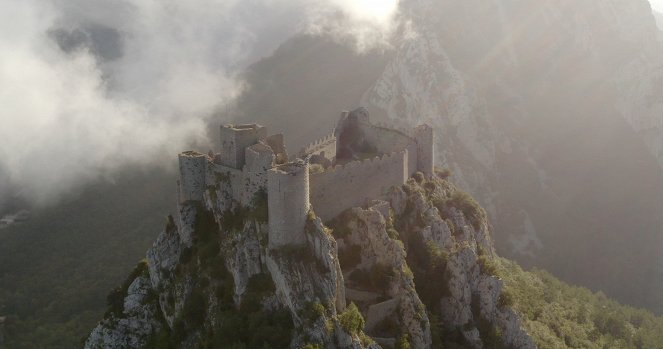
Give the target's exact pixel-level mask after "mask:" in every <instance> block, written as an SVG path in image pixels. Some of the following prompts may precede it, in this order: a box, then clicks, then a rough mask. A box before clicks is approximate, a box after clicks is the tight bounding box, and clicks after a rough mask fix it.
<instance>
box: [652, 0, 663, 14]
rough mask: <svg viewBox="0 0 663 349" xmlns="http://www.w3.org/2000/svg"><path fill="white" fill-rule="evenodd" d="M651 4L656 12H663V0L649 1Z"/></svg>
mask: <svg viewBox="0 0 663 349" xmlns="http://www.w3.org/2000/svg"><path fill="white" fill-rule="evenodd" d="M649 2H650V3H651V7H652V8H653V9H654V10H656V11H658V12H663V0H649Z"/></svg>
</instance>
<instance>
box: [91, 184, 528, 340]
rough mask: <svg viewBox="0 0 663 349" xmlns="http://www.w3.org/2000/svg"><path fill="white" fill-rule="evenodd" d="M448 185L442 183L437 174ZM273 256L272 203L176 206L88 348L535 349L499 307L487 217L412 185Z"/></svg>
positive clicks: (441, 188) (208, 194)
mask: <svg viewBox="0 0 663 349" xmlns="http://www.w3.org/2000/svg"><path fill="white" fill-rule="evenodd" d="M440 175H441V176H444V173H441V174H440ZM415 177H416V180H415V179H410V180H409V181H408V183H407V184H406V185H403V186H402V187H393V188H392V189H391V191H390V193H389V195H388V196H387V197H385V200H376V201H373V202H370V203H368V204H367V205H366V206H364V207H356V208H349V209H348V210H347V211H345V212H344V213H342V214H341V215H339V216H338V217H336V218H335V219H334V220H332V221H330V222H328V223H327V224H326V225H325V224H323V222H322V221H321V220H320V219H319V218H317V217H316V216H315V214H314V213H313V212H312V211H311V212H310V214H309V217H308V219H307V221H306V227H305V235H306V243H305V244H293V245H287V246H281V247H278V248H270V247H269V244H268V241H267V239H268V234H267V230H268V228H269V225H268V224H267V221H266V218H265V217H267V215H266V212H264V210H265V209H266V205H265V204H264V203H262V204H261V203H260V202H259V201H254V202H253V204H252V205H250V206H247V207H239V206H237V204H236V203H235V204H233V205H234V207H233V205H230V206H228V205H218V202H217V201H219V200H220V199H219V197H222V195H223V193H222V190H221V189H220V188H221V187H209V188H208V189H207V190H206V191H205V194H204V196H205V197H204V200H203V201H202V202H192V201H187V202H185V203H183V204H180V205H179V207H178V212H177V215H176V217H172V216H171V217H169V219H168V221H167V223H166V227H165V229H164V230H163V232H162V233H161V234H160V235H159V237H158V238H157V240H156V241H155V242H154V245H153V246H152V248H151V249H150V250H149V251H148V253H147V259H146V260H145V261H143V262H141V263H140V264H139V265H138V267H137V268H136V270H135V271H134V272H133V273H132V274H131V275H130V276H129V277H128V278H127V281H126V282H125V283H124V285H122V286H121V287H119V288H118V289H117V290H115V291H113V292H112V293H111V295H109V305H110V308H109V310H108V312H107V314H106V316H105V318H104V319H103V320H102V321H101V322H100V323H99V324H98V325H97V327H96V328H95V329H94V330H93V331H92V333H91V334H90V336H89V338H88V339H87V341H86V342H85V347H86V348H145V347H147V348H155V347H174V348H198V347H204V348H258V347H260V348H261V347H265V348H267V347H271V348H404V347H405V345H410V347H411V348H440V347H442V346H443V345H451V344H456V345H461V346H463V347H468V348H492V347H495V345H497V344H499V345H503V346H506V347H518V348H533V347H535V345H534V344H533V342H532V340H531V338H530V337H529V336H528V334H527V333H526V332H525V331H524V330H523V329H522V326H521V322H520V318H519V316H518V314H517V313H516V312H514V311H513V310H512V309H511V308H509V304H508V302H505V301H504V299H503V292H502V289H503V286H504V285H503V282H502V281H501V280H500V279H499V278H497V277H496V276H493V275H492V274H491V270H492V269H491V265H492V264H493V263H496V261H494V260H493V257H494V256H495V252H494V248H493V245H492V241H491V237H490V233H489V229H490V228H489V224H488V222H487V221H486V218H485V217H486V216H485V213H484V211H483V209H482V208H481V207H479V206H478V205H477V204H476V202H474V200H473V199H472V198H471V197H469V196H468V195H466V194H464V193H462V192H460V191H458V190H457V189H456V188H455V187H454V186H453V185H452V184H450V183H449V182H447V181H446V180H445V179H443V178H441V177H440V176H438V175H436V176H433V177H432V178H425V176H423V175H422V174H421V173H418V174H417V175H416V176H415Z"/></svg>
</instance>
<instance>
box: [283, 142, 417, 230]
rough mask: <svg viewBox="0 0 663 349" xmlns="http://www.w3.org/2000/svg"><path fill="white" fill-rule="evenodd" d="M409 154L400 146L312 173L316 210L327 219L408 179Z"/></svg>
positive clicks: (375, 197)
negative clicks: (380, 154) (383, 152)
mask: <svg viewBox="0 0 663 349" xmlns="http://www.w3.org/2000/svg"><path fill="white" fill-rule="evenodd" d="M407 158H408V152H407V150H401V151H398V152H394V153H391V154H385V155H382V156H381V157H375V158H373V159H367V160H364V161H353V162H350V163H347V164H345V165H342V166H336V167H334V168H331V169H328V170H327V171H325V172H322V173H316V174H311V178H310V181H311V189H310V191H311V193H310V197H311V205H312V207H313V210H314V211H315V213H316V214H317V215H318V217H320V218H321V219H322V220H323V221H328V220H330V219H332V218H334V217H336V216H337V215H338V214H340V213H341V212H343V211H344V210H346V209H348V208H351V207H357V206H362V205H364V204H365V203H366V202H367V201H369V200H372V199H377V198H381V197H383V195H384V194H386V192H387V190H388V189H389V188H391V187H392V186H394V185H402V184H403V183H405V181H406V180H407V179H408V177H409V174H408V169H407ZM270 209H271V207H270Z"/></svg>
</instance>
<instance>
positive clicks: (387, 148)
mask: <svg viewBox="0 0 663 349" xmlns="http://www.w3.org/2000/svg"><path fill="white" fill-rule="evenodd" d="M360 127H361V131H362V132H363V134H364V138H365V140H366V141H367V142H369V143H370V144H372V145H373V146H375V148H376V149H377V151H378V153H383V154H389V153H394V152H399V151H402V150H403V149H406V150H407V153H408V156H407V157H406V159H405V160H406V164H405V166H406V168H407V173H408V176H412V175H413V174H414V173H415V172H417V171H419V170H420V169H419V167H418V164H419V147H418V143H417V140H416V138H415V133H414V132H412V131H408V130H406V129H398V128H396V127H395V126H389V125H375V124H365V123H363V124H361V125H360ZM431 131H432V130H431Z"/></svg>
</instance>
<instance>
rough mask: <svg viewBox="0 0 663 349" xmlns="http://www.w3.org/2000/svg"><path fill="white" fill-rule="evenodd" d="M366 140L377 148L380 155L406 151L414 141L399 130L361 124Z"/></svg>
mask: <svg viewBox="0 0 663 349" xmlns="http://www.w3.org/2000/svg"><path fill="white" fill-rule="evenodd" d="M360 128H361V131H362V133H363V135H364V138H365V140H366V141H367V142H368V143H370V144H372V145H374V146H375V147H376V148H377V151H378V153H382V154H390V153H393V152H397V151H401V150H403V149H406V148H407V147H408V145H409V144H411V143H416V142H415V140H414V139H412V138H411V137H410V136H408V135H406V134H405V133H403V132H400V131H398V130H393V129H390V128H386V127H382V126H378V125H373V124H360Z"/></svg>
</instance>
